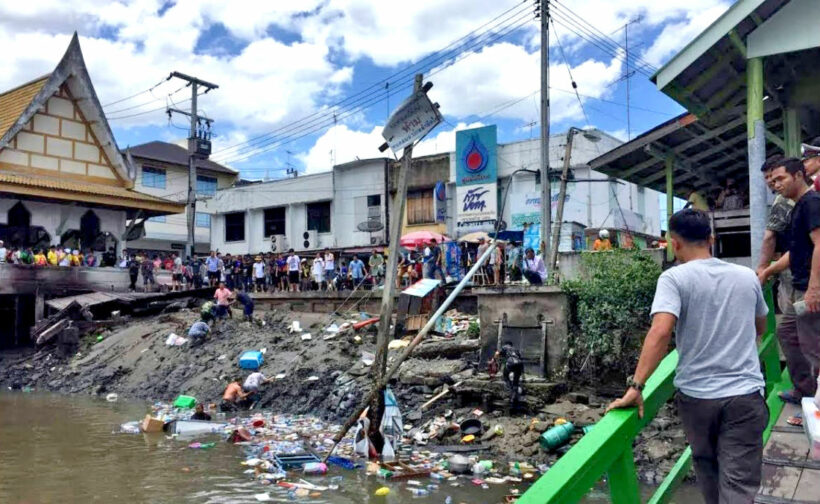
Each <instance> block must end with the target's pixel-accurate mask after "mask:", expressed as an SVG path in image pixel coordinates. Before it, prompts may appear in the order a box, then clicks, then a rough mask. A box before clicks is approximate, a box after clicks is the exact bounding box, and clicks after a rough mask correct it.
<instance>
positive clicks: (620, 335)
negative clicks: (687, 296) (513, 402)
mask: <svg viewBox="0 0 820 504" xmlns="http://www.w3.org/2000/svg"><path fill="white" fill-rule="evenodd" d="M581 266H582V272H583V273H582V276H581V277H580V278H578V279H577V280H568V281H565V282H562V284H561V286H562V288H563V290H564V292H566V293H567V295H568V296H569V298H570V304H571V307H572V313H571V316H570V321H571V327H570V335H569V355H568V356H567V371H568V373H569V377H571V378H572V379H574V380H577V381H580V382H597V383H600V382H601V380H602V379H614V378H620V377H621V376H628V375H630V374H632V371H633V370H634V366H635V362H636V359H637V354H638V352H639V351H640V344H641V341H642V338H643V336H644V334H645V333H646V330H647V329H648V328H649V324H650V319H649V310H650V308H651V306H652V298H653V297H654V294H655V284H656V283H657V280H658V276H660V274H661V267H660V265H658V264H657V263H656V262H655V261H654V260H652V258H651V257H650V256H649V255H647V254H645V253H641V252H639V251H633V250H624V249H617V250H613V251H612V252H597V253H587V254H584V255H583V257H582V259H581Z"/></svg>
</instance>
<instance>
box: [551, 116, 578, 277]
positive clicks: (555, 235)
mask: <svg viewBox="0 0 820 504" xmlns="http://www.w3.org/2000/svg"><path fill="white" fill-rule="evenodd" d="M577 132H578V130H577V129H576V128H570V129H569V131H567V145H566V148H565V149H564V168H563V169H562V170H561V188H560V190H559V191H558V209H557V211H556V212H555V229H553V231H552V248H551V249H550V251H551V255H550V264H549V268H550V271H551V272H552V274H553V275H554V274H555V271H556V268H557V267H558V244H559V242H560V240H561V223H562V222H563V220H564V199H566V196H567V179H568V178H569V164H570V158H571V157H572V139H573V138H575V133H577Z"/></svg>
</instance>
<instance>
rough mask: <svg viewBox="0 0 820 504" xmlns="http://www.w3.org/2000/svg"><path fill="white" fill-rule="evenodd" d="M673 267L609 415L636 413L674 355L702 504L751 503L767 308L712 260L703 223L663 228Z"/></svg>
mask: <svg viewBox="0 0 820 504" xmlns="http://www.w3.org/2000/svg"><path fill="white" fill-rule="evenodd" d="M669 230H670V234H671V242H670V245H669V246H671V247H672V248H673V250H674V251H675V257H677V258H678V260H679V262H680V265H678V266H675V267H673V268H670V269H668V270H667V271H665V272H664V273H663V274H662V275H661V276H660V278H658V285H657V288H656V291H655V299H654V301H653V302H652V311H651V315H652V326H651V328H650V329H649V332H648V333H647V335H646V339H645V340H644V344H643V348H642V349H641V356H640V359H639V360H638V366H637V368H636V369H635V375H634V377H633V378H632V379H631V380H630V381H629V383H628V386H629V388H628V389H627V391H626V393H625V394H624V396H623V397H622V398H621V399H618V400H616V401H614V402H613V403H612V404H610V405H609V407H608V408H607V411H609V410H611V409H613V408H628V407H632V406H637V407H638V415H639V416H641V417H642V416H643V397H642V396H641V390H643V387H644V384H645V383H646V380H647V379H648V378H649V376H650V375H651V374H652V372H653V371H655V368H656V367H657V366H658V363H660V361H661V359H662V358H663V357H664V356H665V355H666V353H667V350H668V348H669V340H670V338H671V336H672V332H673V331H674V332H675V344H676V347H677V350H678V354H679V358H678V367H677V371H676V374H675V387H676V388H677V389H678V396H677V402H678V404H677V405H678V414H679V415H680V417H681V421H682V422H683V427H684V430H685V432H686V438H687V440H688V441H689V445H690V446H691V448H692V457H693V460H694V466H695V472H696V474H697V480H698V486H699V487H700V490H701V492H702V493H703V496H704V499H705V501H706V503H707V504H713V503H715V504H717V503H719V502H720V503H724V502H725V503H733V504H734V503H752V502H753V501H754V498H755V494H756V493H757V489H758V487H759V486H760V472H761V463H762V456H763V441H762V440H763V437H762V436H763V429H764V428H765V427H766V423H767V421H768V416H769V415H768V409H767V407H766V403H765V402H764V400H763V389H764V382H763V375H762V373H761V372H760V362H759V360H758V357H757V345H756V339H757V338H756V336H758V335H761V334H763V331H764V330H765V327H766V314H767V313H768V308H767V307H766V302H765V301H764V300H763V292H762V290H761V288H760V282H758V281H757V277H756V275H755V273H754V271H752V270H751V269H748V268H745V267H742V266H737V265H734V264H729V263H726V262H723V261H721V260H720V259H716V258H713V257H712V256H711V244H712V240H713V238H712V230H711V227H710V225H709V216H708V215H707V214H706V213H705V212H702V211H700V210H695V209H691V208H690V209H686V210H681V211H680V212H677V213H676V214H674V215H673V216H672V218H671V219H670V220H669Z"/></svg>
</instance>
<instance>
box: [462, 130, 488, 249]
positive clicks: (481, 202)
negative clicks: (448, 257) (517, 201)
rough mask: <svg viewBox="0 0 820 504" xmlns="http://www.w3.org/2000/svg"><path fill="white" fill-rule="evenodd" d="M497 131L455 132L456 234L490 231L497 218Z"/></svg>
mask: <svg viewBox="0 0 820 504" xmlns="http://www.w3.org/2000/svg"><path fill="white" fill-rule="evenodd" d="M496 135H497V131H496V127H495V126H484V127H482V128H474V129H469V130H463V131H457V132H456V152H455V156H456V160H455V161H456V205H457V209H458V217H457V219H456V230H457V232H456V234H457V235H459V236H461V235H464V234H467V233H472V232H474V231H492V230H493V229H494V227H495V224H496V220H497V219H498V184H497V182H498V164H497V154H496V145H497V138H496Z"/></svg>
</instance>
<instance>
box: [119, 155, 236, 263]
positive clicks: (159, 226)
mask: <svg viewBox="0 0 820 504" xmlns="http://www.w3.org/2000/svg"><path fill="white" fill-rule="evenodd" d="M135 164H136V165H137V178H136V180H135V181H134V190H136V191H139V192H142V193H145V194H150V195H152V196H158V197H161V198H165V199H169V200H171V201H179V202H185V201H187V200H188V167H187V166H181V165H174V164H167V163H159V162H152V161H150V160H142V159H139V158H137V159H136V160H135ZM143 166H151V167H155V168H161V169H164V170H165V188H164V189H162V188H155V187H146V186H144V185H143V179H142V167H143ZM198 175H202V176H206V177H214V178H216V179H217V187H218V188H225V187H230V186H231V185H232V184H233V182H234V181H235V180H236V176H234V175H230V174H223V173H215V172H211V171H207V170H198ZM201 199H202V196H199V197H198V198H197V209H196V211H197V213H210V212H209V211H208V210H207V208H206V206H205V205H204V204H203V202H202V201H200V200H201ZM187 215H188V211H187V208H186V211H185V212H183V213H180V214H175V215H166V216H165V222H157V221H152V220H148V221H146V222H145V237H144V238H143V239H141V240H136V241H131V242H129V244H128V245H129V246H130V247H131V248H136V249H139V248H150V249H160V250H171V242H174V243H185V242H186V241H187V240H188V218H187ZM194 235H195V240H196V243H198V244H208V243H210V239H211V230H210V228H206V227H198V226H197V227H195V229H194ZM201 248H202V247H197V249H198V250H199V249H201ZM206 248H207V245H206Z"/></svg>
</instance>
